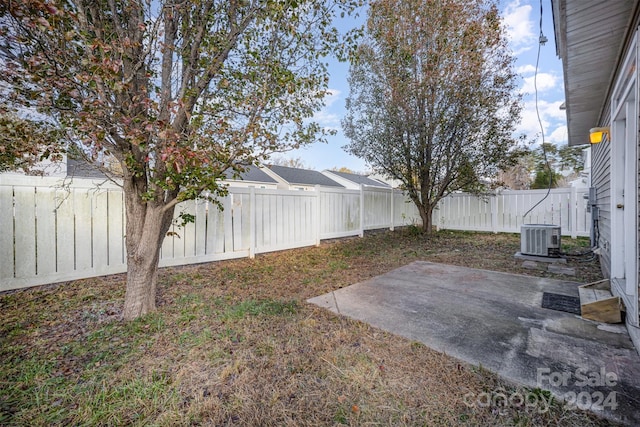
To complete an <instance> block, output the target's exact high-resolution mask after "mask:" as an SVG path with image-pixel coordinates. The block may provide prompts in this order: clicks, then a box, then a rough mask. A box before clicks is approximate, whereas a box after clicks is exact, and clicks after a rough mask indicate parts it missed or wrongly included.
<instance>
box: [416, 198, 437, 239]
mask: <svg viewBox="0 0 640 427" xmlns="http://www.w3.org/2000/svg"><path fill="white" fill-rule="evenodd" d="M418 211H419V212H420V218H421V219H422V232H423V233H424V234H427V235H428V234H431V232H432V231H433V230H432V228H433V207H432V206H430V205H422V206H420V207H419V208H418Z"/></svg>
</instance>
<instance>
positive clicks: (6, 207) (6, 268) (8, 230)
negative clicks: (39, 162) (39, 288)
mask: <svg viewBox="0 0 640 427" xmlns="http://www.w3.org/2000/svg"><path fill="white" fill-rule="evenodd" d="M0 230H2V232H0V291H3V290H7V289H10V288H9V286H8V282H9V279H13V236H14V234H13V187H12V186H0Z"/></svg>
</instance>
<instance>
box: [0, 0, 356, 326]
mask: <svg viewBox="0 0 640 427" xmlns="http://www.w3.org/2000/svg"><path fill="white" fill-rule="evenodd" d="M356 3H358V2H357V1H347V2H344V1H337V0H336V1H335V2H333V1H330V2H325V1H320V0H268V1H263V0H195V1H182V0H179V1H178V0H158V1H151V0H146V1H145V0H95V1H94V0H91V1H89V0H8V1H5V2H3V3H2V5H0V55H1V56H2V58H1V61H2V62H1V63H0V68H1V70H0V75H1V77H0V82H2V87H3V93H2V105H1V108H2V110H3V111H9V110H10V109H11V108H25V107H33V108H37V110H38V111H39V112H40V113H41V114H44V115H46V116H47V117H49V118H50V121H51V122H52V123H56V124H57V126H58V127H59V128H60V129H63V130H64V131H65V134H66V135H67V136H68V137H69V138H70V139H71V140H72V141H73V142H74V143H76V144H81V145H82V147H83V152H84V153H85V154H86V155H87V156H88V157H89V158H90V159H92V160H95V161H98V160H99V159H101V158H104V156H109V157H111V158H115V159H116V161H117V162H118V163H119V167H118V170H121V171H122V176H121V177H120V178H121V179H118V180H117V182H121V183H122V184H121V185H122V187H123V190H124V195H125V207H126V249H127V289H126V296H125V306H124V318H125V319H134V318H137V317H139V316H141V315H144V314H145V313H148V312H150V311H152V310H154V309H155V298H156V282H157V267H158V259H159V251H160V247H161V244H162V241H163V239H164V237H165V235H166V233H167V230H168V228H169V226H170V225H171V222H172V220H173V218H174V208H175V206H176V205H177V204H178V203H179V202H181V201H183V200H189V199H194V198H196V197H199V196H200V195H201V194H202V193H203V191H207V192H208V193H209V194H211V197H213V198H214V199H215V198H216V197H218V196H220V195H223V194H225V188H224V187H223V186H221V184H220V180H221V179H224V177H225V174H224V172H225V171H226V170H228V169H233V170H235V171H236V172H240V171H241V170H242V168H243V166H245V165H249V164H253V163H257V162H259V161H261V160H263V159H265V158H268V156H269V154H270V153H273V152H282V151H285V150H287V149H291V148H296V147H299V146H300V145H303V144H307V143H310V142H312V141H315V140H317V139H322V138H323V135H324V132H323V129H322V128H321V127H320V126H319V125H318V124H317V123H315V122H313V121H312V120H310V119H311V117H312V116H313V114H314V112H315V111H317V110H318V109H319V108H320V107H321V106H322V105H323V98H324V97H325V95H326V94H327V91H326V89H327V82H328V74H327V69H326V64H325V63H324V62H323V61H324V59H323V58H324V57H325V55H327V54H329V53H331V52H335V51H336V50H339V49H340V48H341V47H343V46H344V44H342V41H341V37H340V36H339V34H338V32H337V31H336V30H335V29H334V28H333V27H332V24H331V23H332V19H333V18H334V15H335V14H337V13H342V12H344V11H347V12H349V11H350V10H352V9H353V7H355V6H356Z"/></svg>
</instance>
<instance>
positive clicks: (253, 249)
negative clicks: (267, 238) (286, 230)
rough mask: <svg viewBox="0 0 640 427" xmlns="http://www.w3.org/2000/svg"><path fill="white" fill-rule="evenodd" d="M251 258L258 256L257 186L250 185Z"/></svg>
mask: <svg viewBox="0 0 640 427" xmlns="http://www.w3.org/2000/svg"><path fill="white" fill-rule="evenodd" d="M249 205H250V206H249V209H250V211H249V258H250V259H254V258H255V257H256V241H257V237H256V187H253V186H251V187H249Z"/></svg>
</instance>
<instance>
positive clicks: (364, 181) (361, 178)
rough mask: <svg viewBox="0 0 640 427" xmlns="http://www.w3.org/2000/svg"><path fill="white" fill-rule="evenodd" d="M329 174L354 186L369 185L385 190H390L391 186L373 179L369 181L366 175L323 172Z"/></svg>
mask: <svg viewBox="0 0 640 427" xmlns="http://www.w3.org/2000/svg"><path fill="white" fill-rule="evenodd" d="M325 172H327V173H329V174H334V175H337V176H339V177H341V178H344V179H346V180H349V181H351V182H353V183H355V184H358V185H369V186H374V187H386V188H391V186H390V185H389V184H387V183H385V182H381V181H378V180H375V179H371V178H369V177H368V176H367V175H360V174H357V173H348V172H337V171H331V170H327V171H325Z"/></svg>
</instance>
